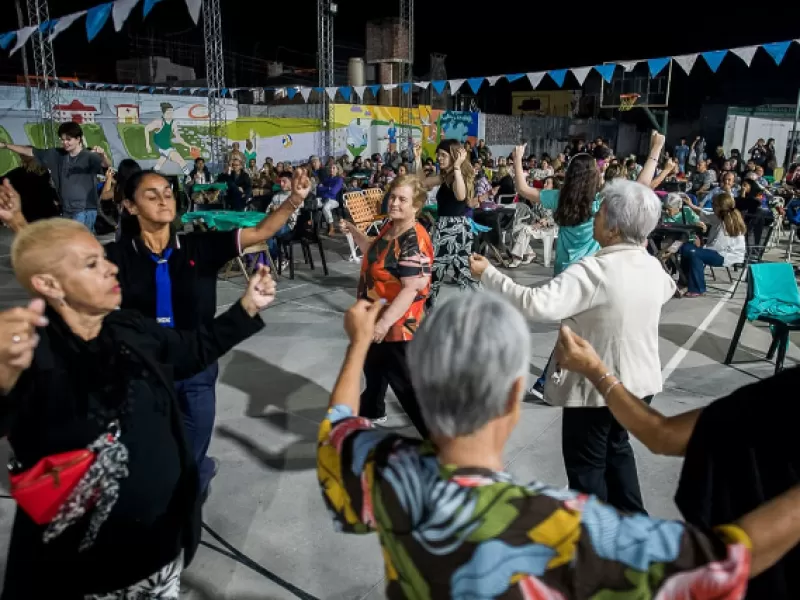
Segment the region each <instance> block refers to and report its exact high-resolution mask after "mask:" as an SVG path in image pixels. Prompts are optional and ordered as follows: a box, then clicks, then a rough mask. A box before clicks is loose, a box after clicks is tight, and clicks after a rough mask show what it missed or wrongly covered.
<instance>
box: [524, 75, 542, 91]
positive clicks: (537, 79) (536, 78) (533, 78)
mask: <svg viewBox="0 0 800 600" xmlns="http://www.w3.org/2000/svg"><path fill="white" fill-rule="evenodd" d="M527 76H528V81H530V82H531V87H532V88H533V89H536V88H537V87H539V84H540V83H542V79H544V73H543V72H542V73H527Z"/></svg>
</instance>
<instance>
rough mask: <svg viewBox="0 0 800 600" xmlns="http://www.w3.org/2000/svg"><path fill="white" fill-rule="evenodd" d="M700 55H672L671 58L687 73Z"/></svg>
mask: <svg viewBox="0 0 800 600" xmlns="http://www.w3.org/2000/svg"><path fill="white" fill-rule="evenodd" d="M698 56H700V55H699V54H683V55H681V56H673V57H672V60H674V61H675V63H676V64H677V65H678V66H679V67H680V68H681V69H683V72H684V73H686V74H687V75H689V74H690V73H691V72H692V69H694V65H695V63H696V62H697V57H698Z"/></svg>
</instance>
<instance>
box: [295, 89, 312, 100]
mask: <svg viewBox="0 0 800 600" xmlns="http://www.w3.org/2000/svg"><path fill="white" fill-rule="evenodd" d="M297 91H298V92H300V95H301V96H302V97H303V101H304V102H308V97H309V96H310V95H311V88H309V87H301V88H300V89H299V90H297Z"/></svg>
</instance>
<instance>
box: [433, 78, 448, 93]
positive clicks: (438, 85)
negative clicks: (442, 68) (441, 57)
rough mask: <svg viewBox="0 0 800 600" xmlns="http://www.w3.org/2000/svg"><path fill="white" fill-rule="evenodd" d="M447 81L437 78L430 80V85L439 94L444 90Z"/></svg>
mask: <svg viewBox="0 0 800 600" xmlns="http://www.w3.org/2000/svg"><path fill="white" fill-rule="evenodd" d="M446 84H447V82H446V81H445V80H444V79H437V80H436V81H431V86H432V87H433V89H434V90H436V93H437V94H441V93H442V92H444V86H445V85H446Z"/></svg>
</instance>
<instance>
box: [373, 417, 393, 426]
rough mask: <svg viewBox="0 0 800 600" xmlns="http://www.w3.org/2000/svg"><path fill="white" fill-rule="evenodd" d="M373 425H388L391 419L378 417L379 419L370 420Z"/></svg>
mask: <svg viewBox="0 0 800 600" xmlns="http://www.w3.org/2000/svg"><path fill="white" fill-rule="evenodd" d="M370 420H371V421H372V424H373V425H386V421H388V420H389V417H378V418H377V419H370Z"/></svg>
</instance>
